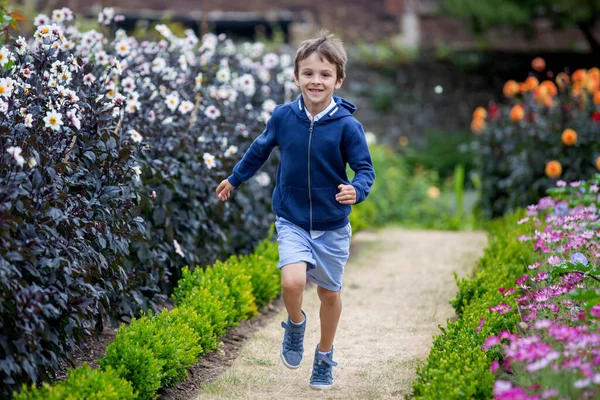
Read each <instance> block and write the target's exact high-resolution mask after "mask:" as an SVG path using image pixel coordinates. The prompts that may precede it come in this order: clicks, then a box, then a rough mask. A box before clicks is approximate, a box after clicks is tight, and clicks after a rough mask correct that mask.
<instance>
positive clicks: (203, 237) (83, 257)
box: [0, 9, 293, 394]
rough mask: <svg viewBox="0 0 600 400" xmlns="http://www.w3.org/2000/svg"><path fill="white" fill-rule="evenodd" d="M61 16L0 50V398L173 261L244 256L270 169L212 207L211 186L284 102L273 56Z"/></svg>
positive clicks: (249, 47)
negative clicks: (81, 23) (143, 37)
mask: <svg viewBox="0 0 600 400" xmlns="http://www.w3.org/2000/svg"><path fill="white" fill-rule="evenodd" d="M73 18H74V16H73V14H72V13H71V12H70V11H69V10H68V9H59V10H55V11H54V12H53V14H52V17H47V16H43V15H40V16H38V18H36V24H37V25H38V27H37V30H36V33H35V35H34V38H32V40H30V41H28V40H26V39H25V38H19V39H18V40H16V41H15V42H14V43H13V42H11V43H10V45H7V46H1V47H0V138H1V139H2V140H1V141H0V162H1V164H0V165H2V168H0V233H1V234H0V254H2V257H0V325H1V326H3V334H2V335H1V336H0V349H1V350H0V365H1V366H2V368H0V379H1V380H2V382H3V383H4V385H3V386H2V388H1V389H0V393H2V394H6V393H9V392H10V390H11V388H16V387H18V386H19V385H20V383H23V382H31V381H34V382H35V381H37V380H39V379H47V378H50V377H51V376H52V375H53V373H54V371H55V370H56V368H57V366H58V364H59V361H60V360H61V359H64V357H66V356H67V355H68V353H69V352H70V351H71V350H72V348H73V346H75V345H76V344H77V343H78V342H79V341H80V339H82V338H83V337H84V336H89V335H91V334H93V332H94V331H100V330H101V329H102V326H103V323H104V321H105V320H106V318H107V317H112V318H113V322H117V321H119V320H120V319H121V318H123V317H126V316H132V315H135V314H137V313H138V310H140V309H147V308H156V307H157V304H158V303H160V301H162V300H164V299H166V298H168V294H169V293H170V291H172V288H173V286H174V285H175V284H176V282H177V281H178V278H179V277H180V270H181V268H182V267H183V266H185V265H190V266H195V265H200V266H205V265H210V264H212V263H213V262H214V261H215V260H216V259H218V258H219V259H224V258H226V257H227V256H228V255H230V254H235V253H240V252H249V251H250V249H251V248H252V247H253V246H254V245H255V244H256V243H257V242H258V241H259V240H260V239H262V238H264V237H265V235H266V233H267V230H268V227H269V226H270V224H271V222H272V219H273V217H272V215H271V212H270V193H271V190H272V179H271V176H274V165H272V164H270V165H269V166H266V168H265V172H264V173H262V174H260V175H258V176H257V177H256V179H254V180H252V181H250V182H248V183H247V184H246V185H244V186H243V187H242V188H241V189H240V190H239V191H237V193H236V196H235V199H234V200H233V201H231V202H229V203H228V204H221V203H219V202H218V200H217V199H216V198H215V196H214V188H215V187H216V185H217V183H218V182H219V181H220V180H221V179H222V178H223V177H224V176H226V174H227V173H228V172H230V170H231V168H232V166H233V165H234V163H235V162H236V161H237V160H238V159H239V157H240V156H241V154H243V151H244V150H245V148H246V147H247V146H249V144H250V143H251V141H252V139H253V137H254V136H256V135H258V134H259V133H260V132H261V131H262V129H263V127H264V123H265V121H266V119H268V118H269V112H270V111H272V109H273V108H274V104H275V102H276V101H277V102H281V101H283V100H284V99H285V98H286V97H287V98H289V97H290V96H291V95H292V86H291V85H289V79H288V78H289V76H290V71H293V68H291V67H290V59H289V57H287V58H286V57H284V56H282V57H279V56H277V55H275V54H264V45H262V44H260V43H255V44H246V45H244V46H241V47H240V48H236V47H235V46H234V45H233V43H232V42H231V41H230V40H228V39H227V38H226V37H224V36H219V37H217V36H214V35H206V36H204V37H203V38H202V40H200V39H199V38H197V37H196V36H195V35H194V34H193V32H191V31H188V32H186V36H185V37H176V36H175V35H173V34H172V33H171V32H170V31H169V30H168V29H167V28H166V27H164V26H159V27H158V30H159V31H160V34H161V35H162V39H161V40H159V41H157V42H151V41H138V39H136V38H133V37H128V36H127V35H126V34H125V33H124V32H123V31H117V32H116V35H115V37H114V40H111V41H109V40H108V39H107V38H106V36H105V35H104V34H103V33H101V32H99V31H96V30H91V31H88V32H80V31H79V30H78V29H76V28H75V27H74V26H71V21H72V20H73ZM119 18H121V17H119V16H115V15H114V12H113V11H112V10H111V9H105V10H103V11H102V12H101V14H100V16H99V21H100V22H101V23H102V24H103V25H104V26H106V27H108V26H110V25H111V24H112V23H113V22H114V20H115V19H119ZM286 82H287V84H286ZM270 174H271V175H270Z"/></svg>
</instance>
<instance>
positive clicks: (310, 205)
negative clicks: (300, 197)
mask: <svg viewBox="0 0 600 400" xmlns="http://www.w3.org/2000/svg"><path fill="white" fill-rule="evenodd" d="M314 125H315V119H314V118H313V119H312V120H311V121H310V128H309V130H308V204H309V223H310V230H311V231H312V230H313V228H312V225H313V223H312V220H313V211H312V191H311V190H310V143H311V141H312V133H313V126H314Z"/></svg>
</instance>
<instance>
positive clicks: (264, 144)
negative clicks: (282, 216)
mask: <svg viewBox="0 0 600 400" xmlns="http://www.w3.org/2000/svg"><path fill="white" fill-rule="evenodd" d="M275 146H277V135H276V127H275V112H273V115H272V116H271V118H269V120H268V121H267V127H266V128H265V130H264V131H263V133H261V134H260V136H259V137H257V138H256V139H255V140H254V142H252V145H250V148H248V151H246V154H244V157H242V159H241V160H240V161H239V162H238V163H237V164H236V165H235V167H234V168H233V173H232V174H231V175H230V176H229V177H228V178H227V180H228V181H229V182H230V183H231V185H233V187H235V188H238V187H239V186H240V185H241V184H242V183H244V182H245V181H247V180H248V179H250V178H252V176H254V174H255V173H256V172H257V171H258V170H259V169H260V168H261V167H262V166H263V165H264V164H265V163H266V162H267V160H268V159H269V155H270V154H271V151H273V148H275Z"/></svg>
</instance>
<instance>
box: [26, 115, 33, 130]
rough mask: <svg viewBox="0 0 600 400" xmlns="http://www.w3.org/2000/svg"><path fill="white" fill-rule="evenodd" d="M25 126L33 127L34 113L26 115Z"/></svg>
mask: <svg viewBox="0 0 600 400" xmlns="http://www.w3.org/2000/svg"><path fill="white" fill-rule="evenodd" d="M24 123H25V127H26V128H31V127H33V115H32V114H27V115H25V121H24Z"/></svg>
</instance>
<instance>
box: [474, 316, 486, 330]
mask: <svg viewBox="0 0 600 400" xmlns="http://www.w3.org/2000/svg"><path fill="white" fill-rule="evenodd" d="M484 323H485V318H484V317H481V319H480V320H479V325H478V326H477V329H476V330H475V331H476V332H481V328H483V324H484Z"/></svg>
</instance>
